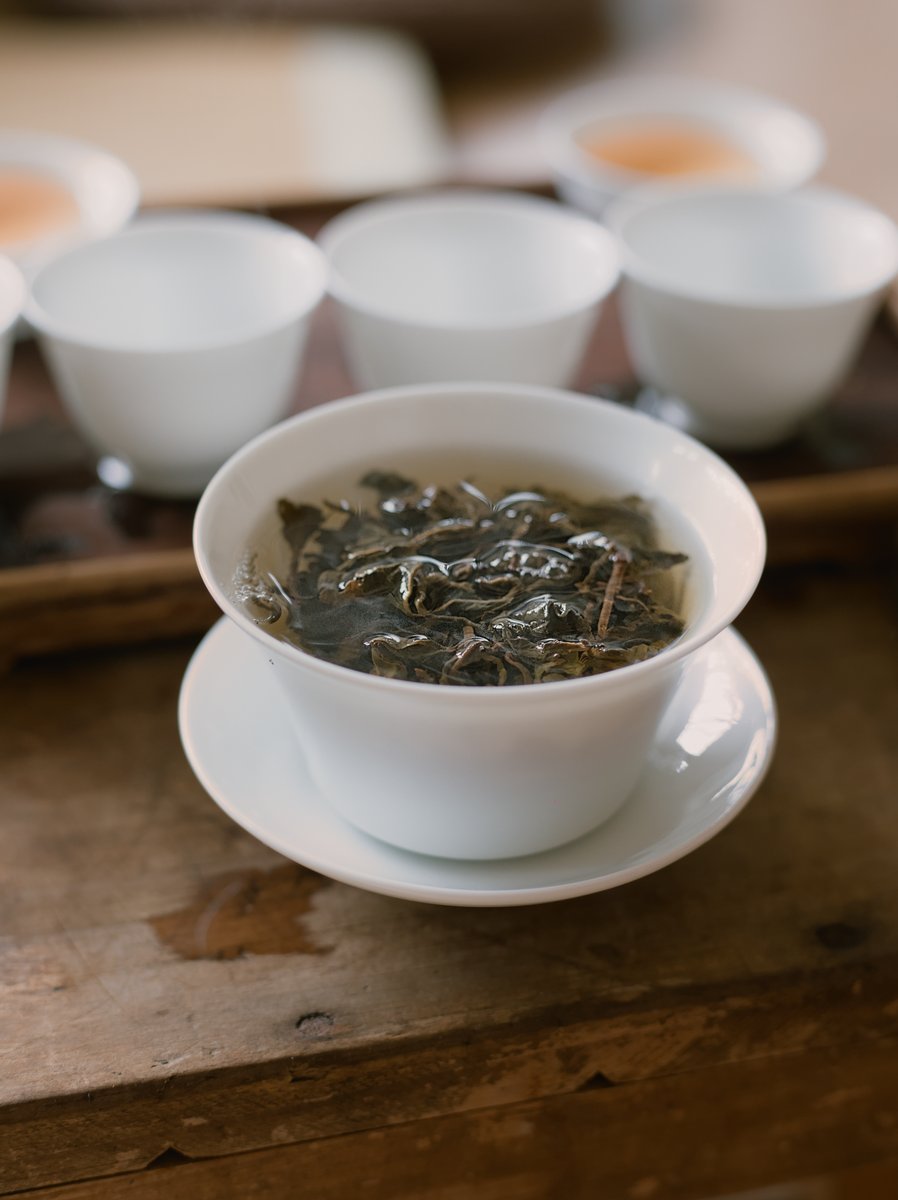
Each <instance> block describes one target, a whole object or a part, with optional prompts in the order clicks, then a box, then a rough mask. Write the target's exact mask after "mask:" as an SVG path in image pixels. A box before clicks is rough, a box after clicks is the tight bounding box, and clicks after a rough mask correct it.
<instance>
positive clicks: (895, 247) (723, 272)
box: [608, 188, 898, 449]
mask: <svg viewBox="0 0 898 1200" xmlns="http://www.w3.org/2000/svg"><path fill="white" fill-rule="evenodd" d="M608 221H609V225H610V226H611V227H612V228H613V229H614V230H615V231H616V232H617V234H618V236H619V238H620V242H621V246H622V254H623V259H624V272H625V281H624V285H623V289H622V298H621V299H622V317H623V324H624V333H625V336H626V340H627V344H628V347H629V351H630V356H631V359H632V361H633V363H634V366H635V368H636V372H637V374H638V376H639V377H640V379H642V380H643V381H644V382H646V383H648V384H650V385H651V386H652V387H653V388H655V389H656V390H657V391H658V392H659V393H660V395H661V397H662V400H661V401H660V410H661V411H662V412H665V411H666V413H667V415H668V416H669V417H670V419H673V420H674V421H676V422H677V423H678V424H680V425H681V426H682V427H683V428H687V429H688V430H689V431H690V432H691V433H694V434H695V435H696V436H698V437H701V438H702V439H703V440H705V441H708V442H711V443H712V444H713V445H717V446H721V447H733V448H743V449H749V448H753V447H760V446H766V445H771V444H774V443H776V442H778V441H781V440H783V439H784V438H786V437H788V436H789V435H790V434H792V433H794V432H795V430H796V428H797V427H798V426H799V424H800V423H801V422H802V421H803V420H804V419H805V418H806V417H808V416H809V415H810V414H811V413H813V412H814V411H815V410H817V409H818V408H820V406H821V405H823V404H824V403H825V402H826V401H827V400H828V399H829V397H830V396H832V394H833V393H834V392H835V390H836V389H837V388H838V386H839V385H840V383H842V381H843V380H844V378H845V376H846V374H847V373H848V371H849V369H850V367H851V365H852V363H853V362H854V359H855V357H856V355H857V353H858V350H859V349H860V346H861V343H862V341H863V338H864V336H865V334H866V333H867V330H868V329H869V326H870V323H871V321H872V319H873V317H874V315H875V313H876V310H877V309H878V308H879V306H880V304H881V303H882V300H883V297H884V295H885V293H886V290H887V288H888V286H889V284H890V283H891V281H892V280H893V279H894V278H895V275H896V272H898V230H896V228H895V225H894V224H893V223H892V221H890V220H889V218H888V217H886V216H884V215H883V214H882V213H879V212H877V211H876V210H875V209H873V208H871V207H870V206H869V205H867V204H864V203H862V202H861V201H860V200H856V199H854V198H853V197H851V196H846V195H844V194H842V193H839V192H835V191H832V190H829V189H824V188H805V189H801V190H799V191H795V192H789V193H781V194H764V193H758V192H756V191H752V190H744V189H713V190H712V189H700V190H696V191H685V192H683V191H679V190H677V189H650V190H647V191H645V192H643V193H637V194H634V196H633V197H632V198H630V199H625V200H623V201H620V202H619V203H618V205H616V206H615V208H614V209H612V210H611V211H610V213H609V217H608Z"/></svg>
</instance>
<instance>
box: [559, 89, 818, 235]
mask: <svg viewBox="0 0 898 1200" xmlns="http://www.w3.org/2000/svg"><path fill="white" fill-rule="evenodd" d="M659 119H660V120H662V121H672V120H673V121H676V120H680V121H683V122H685V123H687V125H689V126H693V127H695V128H697V129H705V130H707V131H708V132H709V133H711V134H715V135H717V136H719V137H721V138H723V139H725V140H727V141H728V142H730V143H732V144H733V145H734V146H735V147H736V148H737V149H739V150H742V151H744V152H745V153H746V154H747V155H748V156H749V158H750V159H751V160H753V162H754V163H755V164H756V171H755V173H754V175H753V178H752V182H753V183H754V184H756V185H757V186H759V187H762V188H771V189H787V188H793V187H798V186H799V185H801V184H803V183H806V182H807V181H808V180H810V179H812V178H813V177H814V176H815V175H816V174H817V172H818V171H819V169H820V166H821V165H822V163H823V160H824V157H825V154H826V143H825V141H824V137H823V134H822V132H821V130H820V128H819V127H818V126H817V125H816V124H815V123H814V122H813V121H811V120H809V118H807V117H806V116H804V115H802V114H801V113H799V112H796V111H795V110H794V109H792V108H790V107H789V106H788V105H785V104H782V103H781V102H780V101H778V100H775V99H773V98H771V97H769V96H764V95H762V94H760V93H757V92H752V91H747V90H744V89H742V88H736V87H731V86H729V85H726V84H721V83H715V82H713V81H710V80H703V79H689V78H673V79H659V78H651V79H649V78H638V79H633V78H630V79H617V80H608V81H606V82H604V83H596V84H590V85H587V86H585V87H581V88H577V89H575V90H574V91H571V92H568V93H566V94H565V95H562V96H560V97H559V98H558V99H557V100H556V101H554V102H553V103H552V104H551V105H550V106H549V108H548V109H547V110H546V112H545V113H544V115H543V118H542V121H541V127H540V140H541V143H542V147H543V153H544V156H545V158H546V161H547V162H548V164H549V167H550V169H551V172H552V176H553V178H554V181H555V186H556V189H557V191H558V193H559V195H560V196H561V197H562V198H563V199H564V200H566V201H567V202H568V203H569V204H572V205H573V206H574V207H575V208H579V209H581V210H582V211H583V212H586V213H589V214H590V215H591V216H594V217H601V216H602V215H603V214H604V212H605V209H606V207H607V205H608V204H609V203H610V202H611V201H612V200H615V199H616V198H618V197H620V196H622V195H624V194H625V193H627V192H628V191H630V190H631V189H632V188H635V187H642V186H644V185H645V184H646V183H647V182H650V181H651V180H653V179H657V176H654V177H653V176H649V175H646V174H644V173H641V172H637V171H628V170H623V169H621V168H619V167H615V166H612V165H610V164H604V163H601V162H600V161H598V160H597V159H596V158H595V157H594V156H593V155H591V154H589V153H588V152H587V151H586V150H585V149H584V148H583V146H582V144H581V142H580V140H579V139H581V138H582V136H583V135H584V134H585V133H586V132H587V131H590V132H593V133H599V132H601V131H611V130H615V131H618V130H621V129H622V128H626V127H627V126H631V127H632V126H633V125H634V124H635V125H637V126H638V125H639V124H640V123H642V122H645V121H657V120H659ZM692 178H693V180H694V179H695V178H696V177H695V176H693V177H692ZM705 181H706V182H714V178H713V175H711V176H709V177H708V178H707V179H706V180H705Z"/></svg>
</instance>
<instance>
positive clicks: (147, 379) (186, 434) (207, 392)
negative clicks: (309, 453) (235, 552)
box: [26, 211, 325, 496]
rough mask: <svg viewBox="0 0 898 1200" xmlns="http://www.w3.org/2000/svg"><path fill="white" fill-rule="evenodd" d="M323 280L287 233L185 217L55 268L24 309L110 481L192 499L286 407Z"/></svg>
mask: <svg viewBox="0 0 898 1200" xmlns="http://www.w3.org/2000/svg"><path fill="white" fill-rule="evenodd" d="M324 284H325V264H324V259H323V257H322V255H321V252H320V251H319V250H318V248H317V247H316V246H315V245H314V243H312V242H310V241H309V240H308V238H305V237H303V236H302V235H301V234H299V233H296V232H294V231H293V230H292V229H289V228H288V227H287V226H285V225H282V224H279V223H278V222H276V221H269V220H267V219H265V218H262V217H254V216H248V215H246V214H243V213H226V212H188V211H185V212H182V213H172V214H170V215H167V216H156V217H152V218H146V217H145V218H141V219H139V220H137V221H135V222H134V223H133V224H132V225H131V227H130V228H129V229H127V230H124V231H123V232H122V233H119V234H117V235H115V236H114V237H110V238H104V239H102V240H101V241H95V242H92V243H90V244H89V245H85V246H80V247H78V248H77V249H76V250H72V251H69V252H68V253H67V254H65V255H62V256H60V257H58V258H56V259H54V260H53V261H52V262H51V263H49V264H48V265H47V266H45V267H44V268H43V269H42V270H41V271H40V272H39V273H38V274H37V276H36V277H35V279H34V280H33V282H32V286H31V295H30V298H29V301H28V305H27V308H26V314H27V316H28V320H29V321H30V323H31V324H32V326H33V327H34V329H35V331H36V332H37V333H38V334H39V336H40V341H41V346H42V349H43V351H44V353H45V356H46V358H47V361H48V364H49V367H50V370H51V372H52V374H53V377H54V380H55V382H56V385H57V387H58V389H59V391H60V393H61V394H62V396H63V399H64V400H65V402H66V405H67V407H68V410H69V413H70V415H71V417H72V419H73V420H74V422H75V424H76V425H77V426H78V427H79V429H80V430H81V432H82V433H83V434H84V435H85V437H87V438H88V439H89V440H90V441H91V442H92V443H93V444H94V445H95V446H96V448H97V449H98V451H99V452H100V453H101V454H103V455H105V456H108V457H109V458H111V459H112V463H113V464H114V465H115V467H116V468H117V472H118V473H117V476H116V477H115V481H116V482H122V483H125V484H127V485H130V486H132V487H134V488H135V489H136V490H140V491H146V492H150V493H155V494H160V495H173V496H179V495H180V496H191V495H194V496H195V495H198V494H199V493H200V491H202V488H203V486H204V485H205V484H206V483H207V482H208V480H209V479H210V478H211V476H212V475H213V474H214V472H215V470H216V469H217V468H218V467H219V466H220V465H221V464H222V463H223V462H224V461H225V459H226V458H227V457H228V456H229V455H230V454H233V452H234V451H235V450H237V449H238V448H239V447H240V446H242V445H243V444H244V443H245V442H247V441H248V440H249V439H250V438H252V437H254V436H255V435H256V434H258V433H259V432H260V431H261V430H263V429H266V428H268V426H270V425H273V424H274V423H275V422H277V421H279V420H281V419H282V418H283V417H285V416H286V415H287V413H288V412H289V411H290V407H291V405H292V403H293V400H294V396H295V388H296V380H297V375H298V372H299V367H300V363H301V357H302V352H303V348H304V345H305V339H306V334H307V332H308V326H309V320H310V317H311V315H312V313H313V311H314V310H315V308H316V307H317V305H318V303H319V302H320V300H321V299H322V297H323V294H324ZM104 469H105V471H106V477H107V479H109V481H112V478H113V477H112V473H111V468H110V464H109V463H108V462H106V463H105V464H104Z"/></svg>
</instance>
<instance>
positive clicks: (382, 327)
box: [318, 191, 618, 388]
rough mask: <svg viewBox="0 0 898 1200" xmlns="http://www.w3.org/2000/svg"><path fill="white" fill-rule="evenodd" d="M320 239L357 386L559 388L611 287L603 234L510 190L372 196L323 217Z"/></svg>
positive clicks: (613, 270) (609, 246)
mask: <svg viewBox="0 0 898 1200" xmlns="http://www.w3.org/2000/svg"><path fill="white" fill-rule="evenodd" d="M318 240H319V245H320V246H321V248H322V249H323V251H324V253H325V255H326V256H327V259H328V264H329V268H330V283H329V288H330V292H331V294H332V295H333V296H334V298H335V300H336V302H337V306H338V310H339V315H340V322H341V329H342V334H343V340H344V347H345V350H346V355H347V358H348V361H349V366H350V369H351V371H352V374H353V377H354V378H355V380H356V382H357V384H358V385H359V386H360V387H365V388H374V387H389V386H393V385H396V384H405V383H422V382H448V381H452V380H466V379H467V380H472V379H479V380H496V381H501V380H507V381H514V382H520V383H535V384H555V385H561V384H565V383H569V382H570V380H571V378H572V377H573V375H574V373H575V372H576V370H577V367H578V366H579V364H580V360H581V358H582V356H583V353H584V350H585V348H586V343H587V340H588V338H589V335H590V334H591V332H592V330H593V328H594V326H595V323H596V320H597V318H598V315H599V311H600V307H601V303H602V301H603V300H604V299H605V297H606V296H607V295H608V294H609V292H611V290H612V289H613V288H614V285H615V284H616V282H617V278H618V260H617V251H616V248H615V245H614V242H613V239H612V238H610V237H609V236H608V235H607V233H606V231H605V230H603V229H601V228H599V227H598V226H597V225H595V224H594V223H593V222H591V221H587V220H584V219H583V218H582V217H578V216H577V215H575V214H573V213H571V212H569V211H567V210H565V209H564V208H562V207H561V206H560V205H558V204H555V203H553V202H552V201H550V200H543V199H539V198H537V197H532V196H524V195H515V194H511V193H503V192H468V191H458V192H438V193H430V194H424V195H417V196H403V197H399V198H396V199H386V200H376V201H372V202H370V203H367V204H361V205H358V206H356V207H355V208H352V209H350V210H348V211H347V212H345V213H342V214H341V215H340V216H338V217H336V218H334V220H332V221H331V222H329V223H328V224H327V225H326V226H325V228H324V229H323V230H322V232H321V234H320V235H319V239H318Z"/></svg>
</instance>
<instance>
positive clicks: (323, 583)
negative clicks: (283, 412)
mask: <svg viewBox="0 0 898 1200" xmlns="http://www.w3.org/2000/svg"><path fill="white" fill-rule="evenodd" d="M361 483H362V485H363V486H364V487H365V488H367V489H369V490H370V491H371V493H372V496H373V498H372V502H371V503H370V505H368V506H367V507H363V508H360V507H354V506H352V505H350V504H349V503H348V502H346V501H341V502H333V501H323V502H322V504H321V505H320V507H319V506H314V505H310V504H293V503H291V502H290V501H289V500H284V499H282V500H280V501H279V502H278V505H277V515H278V519H279V522H280V530H281V534H282V537H283V539H284V542H285V543H286V546H287V548H288V550H289V569H288V571H287V572H286V575H285V577H284V578H275V577H274V576H273V575H271V574H267V575H263V574H262V573H261V572H260V571H259V570H258V568H257V565H256V560H255V558H253V557H250V558H248V559H247V561H246V562H245V563H244V564H243V566H242V568H241V571H240V572H239V573H238V577H237V579H236V580H235V591H236V595H237V598H238V600H240V601H241V602H243V603H244V604H246V605H247V606H248V608H249V609H250V611H251V612H252V613H253V615H254V617H255V619H256V620H258V621H259V622H260V623H262V624H265V625H267V626H268V627H269V628H270V629H271V632H272V633H273V634H275V635H276V636H277V637H280V638H283V639H284V640H286V641H289V642H292V643H293V644H294V645H296V646H299V647H301V648H302V649H303V650H305V651H307V652H308V653H309V654H314V655H316V656H317V657H319V658H323V659H327V660H328V661H329V662H333V663H339V664H340V665H341V666H345V667H350V668H352V669H354V670H357V671H365V672H368V673H369V674H373V675H382V676H385V677H387V678H390V679H407V680H413V681H418V682H421V683H435V684H453V685H462V686H471V685H474V686H478V685H492V686H495V685H499V686H502V685H511V684H530V683H544V682H549V681H553V680H563V679H573V678H577V677H580V676H586V675H598V674H601V673H603V672H605V671H611V670H614V669H616V668H618V667H623V666H627V665H628V664H631V663H636V662H641V661H643V660H644V659H646V658H651V657H652V656H653V655H655V654H658V653H659V651H661V650H663V649H664V648H665V647H666V646H668V645H670V643H671V642H673V641H674V640H675V639H676V638H678V637H679V636H680V635H681V633H682V632H683V628H684V622H683V619H682V618H681V616H680V615H678V614H677V613H676V612H675V611H672V608H671V607H669V606H668V602H666V597H667V596H668V595H670V594H671V592H672V591H673V589H672V588H671V586H670V584H669V580H670V572H671V570H672V568H674V567H676V566H678V565H679V564H680V563H683V562H685V561H686V555H684V554H678V553H674V552H671V551H668V550H663V549H660V548H659V547H658V545H657V534H656V530H655V525H654V521H653V520H652V516H651V513H650V512H649V511H648V507H647V505H646V504H645V503H644V501H642V500H641V499H640V498H639V497H636V496H628V497H625V498H623V499H620V500H607V499H600V500H596V501H594V502H588V503H583V502H580V501H578V500H575V499H574V498H573V497H572V496H569V495H566V494H565V493H563V492H560V491H556V490H550V489H543V488H537V487H534V488H531V489H527V490H519V491H506V492H504V493H503V494H502V495H500V496H499V497H498V499H491V498H490V497H489V496H488V495H486V494H485V493H484V492H482V491H481V490H480V489H479V488H477V487H476V486H475V485H474V484H473V483H470V482H468V481H466V480H462V481H460V482H458V483H456V484H454V485H453V486H451V487H442V486H438V485H436V484H429V485H426V486H419V485H418V484H416V483H414V482H413V481H411V480H409V479H406V478H404V477H403V476H401V475H398V474H396V473H395V472H390V471H370V472H369V473H368V474H367V475H365V476H364V477H363V478H362V480H361Z"/></svg>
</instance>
